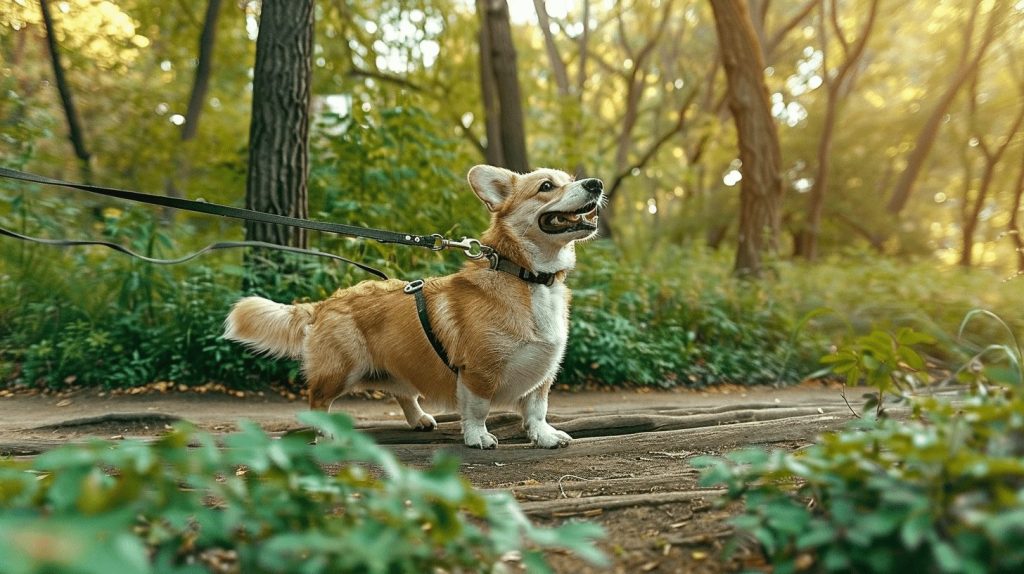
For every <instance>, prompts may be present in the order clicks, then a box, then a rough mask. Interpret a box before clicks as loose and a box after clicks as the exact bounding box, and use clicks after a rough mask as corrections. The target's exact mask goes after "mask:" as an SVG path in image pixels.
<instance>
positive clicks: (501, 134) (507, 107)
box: [477, 0, 530, 173]
mask: <svg viewBox="0 0 1024 574" xmlns="http://www.w3.org/2000/svg"><path fill="white" fill-rule="evenodd" d="M477 10H478V11H479V13H480V82H481V88H482V91H483V98H484V115H485V120H486V124H487V147H488V148H489V149H488V152H487V160H488V163H491V164H493V165H497V166H500V167H505V168H508V169H511V170H513V171H517V172H521V173H525V172H527V171H530V164H529V161H527V154H526V131H525V127H524V122H523V105H522V97H521V95H520V90H519V77H518V76H517V67H516V49H515V46H514V45H513V44H512V25H511V23H510V21H509V13H508V3H507V1H506V0H477ZM499 142H500V148H499V150H496V152H493V153H492V151H491V150H490V148H491V147H492V146H494V145H495V144H498V143H499Z"/></svg>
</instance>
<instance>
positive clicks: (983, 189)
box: [960, 106, 1024, 267]
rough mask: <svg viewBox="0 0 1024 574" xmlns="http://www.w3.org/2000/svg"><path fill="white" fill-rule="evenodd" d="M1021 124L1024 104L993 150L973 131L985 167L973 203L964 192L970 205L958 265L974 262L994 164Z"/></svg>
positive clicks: (997, 162) (966, 202)
mask: <svg viewBox="0 0 1024 574" xmlns="http://www.w3.org/2000/svg"><path fill="white" fill-rule="evenodd" d="M1022 125H1024V106H1022V107H1021V109H1020V111H1018V112H1017V115H1016V116H1015V117H1014V119H1013V122H1012V123H1011V124H1010V127H1009V128H1008V129H1007V131H1006V135H1005V136H1003V138H1002V139H1001V140H1000V141H1001V143H998V144H997V145H996V147H995V149H993V150H990V149H989V147H988V144H987V143H986V142H985V136H984V134H980V133H975V136H974V137H975V138H977V140H978V147H979V148H981V152H982V154H984V156H985V168H984V171H983V172H982V175H981V182H980V183H979V184H978V196H977V197H976V198H975V200H974V202H973V204H971V202H970V197H968V196H967V194H964V206H965V207H967V206H968V205H970V206H971V207H970V208H969V210H967V211H965V219H964V224H963V236H962V241H961V249H962V251H961V252H960V265H961V266H963V267H970V266H971V265H972V264H973V263H974V261H973V257H974V233H975V231H977V229H978V219H979V217H980V216H981V210H982V209H984V208H985V200H986V199H988V192H989V189H991V187H992V180H993V179H994V178H995V173H996V166H997V165H999V162H1000V161H1001V160H1002V159H1003V154H1005V153H1006V149H1007V148H1008V147H1009V146H1010V142H1012V141H1013V138H1014V136H1015V135H1017V132H1018V131H1019V130H1020V128H1021V126H1022ZM1015 216H1016V212H1013V213H1012V214H1011V215H1010V218H1011V221H1012V220H1013V218H1014V217H1015Z"/></svg>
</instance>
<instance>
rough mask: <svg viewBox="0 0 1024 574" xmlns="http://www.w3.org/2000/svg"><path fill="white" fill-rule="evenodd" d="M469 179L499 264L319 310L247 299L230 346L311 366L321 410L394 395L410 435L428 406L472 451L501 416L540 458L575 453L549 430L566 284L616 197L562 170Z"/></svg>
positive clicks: (380, 290) (381, 289) (377, 284)
mask: <svg viewBox="0 0 1024 574" xmlns="http://www.w3.org/2000/svg"><path fill="white" fill-rule="evenodd" d="M468 180H469V185H470V187H471V188H472V190H473V191H474V192H475V193H476V195H477V197H478V198H480V200H481V201H482V202H483V203H484V205H485V206H487V209H488V210H489V211H490V212H491V224H490V227H489V228H488V229H487V231H486V232H485V233H484V234H483V235H482V236H481V237H480V242H481V243H482V244H483V245H484V246H486V247H485V250H486V253H487V254H488V257H487V258H482V259H479V260H471V261H468V262H467V263H466V264H465V265H464V267H463V268H462V269H460V270H459V271H458V272H456V273H454V274H451V275H446V276H444V277H435V278H428V279H426V280H423V281H419V280H417V281H414V282H412V283H409V282H406V281H399V280H394V279H392V280H387V281H363V282H361V283H359V284H357V285H355V286H353V287H350V288H347V289H339V290H338V291H337V292H335V293H334V294H333V295H331V296H330V297H329V298H328V299H326V300H324V301H320V302H317V303H298V304H295V305H284V304H280V303H275V302H273V301H269V300H267V299H263V298H260V297H246V298H244V299H241V300H239V301H238V302H237V303H235V305H234V307H233V308H232V309H231V312H230V314H229V315H228V317H227V320H226V321H225V333H224V337H225V338H227V339H230V340H233V341H237V342H240V343H242V344H244V345H246V346H248V347H249V348H250V349H252V350H254V351H256V352H261V353H266V354H269V355H272V356H279V357H293V358H297V359H300V361H301V365H302V371H303V374H304V376H305V378H306V381H307V384H308V392H309V406H310V408H311V409H319V410H328V409H329V408H330V405H331V403H332V402H333V401H334V399H336V398H337V397H339V396H341V395H342V394H344V393H347V392H351V391H358V390H371V389H373V390H381V391H384V392H387V393H389V394H391V395H392V396H394V397H395V399H396V400H397V402H398V404H399V405H400V406H401V407H402V411H403V412H404V414H405V419H406V420H407V421H408V423H409V425H410V426H411V427H413V428H415V429H421V430H433V429H434V428H436V426H437V423H436V422H435V420H434V417H432V416H431V415H429V414H427V413H426V412H424V410H423V408H422V406H421V404H420V399H421V398H422V399H424V403H425V404H428V405H437V406H439V407H443V408H445V409H448V410H452V409H457V411H458V412H459V414H460V415H461V420H462V434H463V439H464V441H465V444H466V445H467V446H470V447H475V448H482V449H492V448H495V447H496V446H497V444H498V440H497V439H496V438H495V437H494V435H493V434H491V433H490V432H488V431H487V425H486V420H487V414H488V412H489V411H490V410H491V409H492V408H495V407H514V408H516V409H517V410H518V412H519V413H520V414H521V415H522V418H523V428H524V430H525V431H526V435H527V437H528V438H529V440H530V441H531V442H532V444H533V445H534V446H537V447H542V448H558V447H564V446H568V444H569V442H570V441H571V440H572V438H571V437H570V436H569V435H568V434H566V433H564V432H562V431H560V430H557V429H555V428H554V427H552V426H551V425H550V424H548V422H547V409H548V391H549V390H550V388H551V384H552V383H553V382H554V380H555V374H556V373H557V372H558V368H559V365H560V363H561V361H562V356H563V354H564V353H565V345H566V339H567V337H568V332H569V302H570V293H569V289H568V287H566V285H565V279H566V274H567V273H569V271H571V270H572V269H573V267H574V265H575V263H576V255H575V251H574V244H575V243H576V242H577V241H581V240H585V239H589V238H591V237H593V236H594V235H596V233H597V219H598V211H599V210H600V209H601V207H602V206H603V204H604V202H605V195H604V193H603V188H604V185H603V183H602V182H601V180H599V179H594V178H590V179H582V180H578V181H577V180H575V179H574V178H573V177H571V176H570V175H569V174H567V173H565V172H562V171H558V170H553V169H538V170H536V171H533V172H531V173H528V174H517V173H514V172H512V171H509V170H507V169H502V168H498V167H492V166H487V165H478V166H476V167H474V168H473V169H471V170H470V171H469V174H468Z"/></svg>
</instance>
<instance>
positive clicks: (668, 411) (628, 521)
mask: <svg viewBox="0 0 1024 574" xmlns="http://www.w3.org/2000/svg"><path fill="white" fill-rule="evenodd" d="M848 394H849V395H850V396H853V397H859V396H860V392H859V391H857V390H850V391H849V392H848ZM303 409H304V405H303V403H302V402H300V401H290V400H288V399H286V398H282V397H280V396H278V395H276V394H270V393H267V394H264V396H258V395H254V394H249V395H248V396H246V397H244V398H238V397H235V396H229V395H224V394H219V393H218V394H196V393H180V392H164V393H160V392H154V393H147V394H135V395H131V394H129V395H111V394H109V393H98V392H97V391H89V390H82V391H76V392H73V393H70V394H62V395H60V396H43V395H26V394H17V393H16V394H13V395H11V396H4V397H0V456H15V457H21V456H31V455H33V454H38V453H39V452H43V451H45V450H48V449H50V448H54V447H56V446H60V445H63V444H67V443H69V442H75V441H80V440H83V439H84V438H86V437H94V436H95V437H101V438H107V439H110V438H114V439H118V438H146V437H152V436H155V435H158V434H160V433H162V432H164V430H165V428H166V425H168V424H170V423H171V422H173V421H175V420H180V419H186V420H189V421H191V422H192V423H194V424H196V425H198V426H199V427H200V428H203V429H205V430H207V431H210V432H213V433H227V432H231V431H233V430H235V429H236V428H237V426H236V423H237V421H238V420H239V419H249V420H252V421H255V422H257V423H258V424H259V425H260V426H261V427H262V428H263V429H264V430H266V431H268V432H271V433H276V432H285V431H288V430H293V429H296V428H298V427H299V426H300V425H299V423H298V422H297V421H296V419H295V415H296V413H298V412H299V411H301V410H303ZM333 410H334V411H338V410H341V411H344V412H347V413H349V414H350V415H352V416H353V417H354V418H355V419H356V423H357V427H358V428H360V429H362V430H363V432H366V433H368V434H370V435H372V436H373V437H374V438H375V439H376V440H377V441H378V442H380V443H382V444H386V445H388V448H390V449H391V450H392V451H393V452H394V453H395V454H396V455H397V457H398V458H399V459H401V460H402V461H404V462H406V463H409V464H411V465H414V466H426V465H428V464H429V463H430V461H431V459H432V457H433V455H434V453H435V452H437V451H438V450H441V449H446V450H451V451H453V452H455V453H456V454H458V455H459V456H460V458H461V459H462V472H463V474H464V476H465V477H466V478H467V479H468V480H470V481H471V482H472V483H473V484H474V485H476V486H478V487H480V488H484V489H504V490H510V491H512V492H513V493H514V494H515V496H516V498H517V499H519V501H520V503H521V505H522V508H523V510H524V511H525V512H526V513H527V515H529V516H530V517H531V518H532V519H533V520H534V521H536V522H537V523H540V524H548V525H552V524H558V523H560V522H563V521H566V520H574V519H586V520H590V521H593V522H597V523H599V524H601V525H602V526H604V528H605V530H606V531H607V534H608V535H607V538H606V539H605V540H604V541H603V542H602V543H601V547H602V548H603V549H604V550H605V552H606V553H607V555H608V556H609V558H610V559H611V561H612V565H611V567H610V568H608V569H605V568H601V569H595V568H587V567H584V566H582V565H581V564H579V562H578V561H577V560H575V559H573V558H572V557H570V556H568V555H563V554H558V553H553V554H552V555H551V557H550V558H551V561H552V563H553V565H554V566H555V568H556V570H557V571H558V572H566V573H576V572H623V573H626V572H628V573H632V572H722V571H734V570H739V569H761V568H763V567H764V563H763V560H762V558H761V556H760V554H759V553H758V552H757V551H756V550H755V547H754V545H753V544H750V543H741V544H740V545H739V547H738V549H737V550H736V551H735V552H733V554H732V556H731V557H730V558H728V559H724V558H723V557H722V552H721V551H722V548H723V546H724V545H725V543H726V542H727V541H728V540H729V538H730V535H731V531H730V527H729V525H728V522H727V521H728V518H729V517H730V516H732V515H733V514H735V512H736V511H737V509H736V508H734V507H733V508H729V507H726V508H722V507H719V506H718V505H716V504H715V499H716V498H717V494H718V491H715V490H713V489H702V488H700V487H698V485H697V478H698V473H697V471H696V470H695V469H693V468H692V467H691V466H690V464H689V462H688V461H689V459H691V458H692V457H695V456H699V455H707V454H710V455H719V454H723V453H725V452H728V451H730V450H733V449H736V448H742V447H746V446H752V445H761V446H767V447H769V448H781V449H787V450H794V449H797V448H800V447H803V446H806V445H808V444H811V443H813V442H814V441H815V438H816V437H817V436H818V435H819V434H820V433H822V432H824V431H828V430H834V429H837V428H839V427H840V426H842V425H843V424H844V423H845V422H847V421H848V420H850V418H851V414H850V411H849V409H848V408H847V406H846V404H845V403H844V402H843V399H842V397H841V396H840V391H839V387H832V386H823V385H820V384H804V385H800V386H796V387H789V388H785V389H770V388H745V387H735V386H729V387H719V388H714V389H708V390H704V391H672V392H640V391H614V392H577V393H565V392H555V393H553V395H552V397H551V407H550V416H549V420H550V421H551V422H552V423H553V424H554V425H555V426H556V427H558V428H560V429H562V430H565V431H567V432H569V434H571V435H572V436H573V437H574V438H575V439H576V440H575V441H574V442H573V444H572V445H571V446H569V447H568V448H565V449H559V450H553V451H549V450H542V449H534V448H530V447H529V446H528V445H527V444H526V441H525V437H524V436H523V432H522V429H521V427H520V425H519V418H518V416H516V415H513V414H510V413H494V414H492V415H491V417H490V419H489V422H488V427H489V429H490V430H491V432H492V433H494V434H495V435H496V436H497V437H498V439H499V441H500V444H499V445H498V448H497V449H496V450H491V451H480V450H472V449H468V448H465V447H464V446H462V443H461V436H460V432H459V422H458V420H457V417H455V416H454V415H440V416H438V417H437V419H438V422H439V423H440V424H439V428H438V429H437V431H435V432H432V433H423V432H415V431H412V430H410V429H408V427H407V426H406V424H405V421H404V418H403V417H402V414H401V409H399V408H398V406H397V405H396V404H395V403H393V402H392V401H390V400H368V399H358V398H346V399H342V400H339V401H337V402H336V403H335V405H334V408H333ZM428 410H429V409H428Z"/></svg>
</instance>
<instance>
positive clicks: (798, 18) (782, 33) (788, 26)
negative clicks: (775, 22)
mask: <svg viewBox="0 0 1024 574" xmlns="http://www.w3.org/2000/svg"><path fill="white" fill-rule="evenodd" d="M817 4H818V0H807V2H806V3H805V4H804V5H803V6H801V7H800V10H798V11H797V12H796V14H794V15H793V17H792V18H790V19H789V20H787V21H786V22H785V23H784V24H783V25H782V26H779V29H778V30H776V31H775V33H774V34H772V36H771V38H770V39H769V40H768V41H767V42H766V43H765V46H764V54H765V59H766V60H767V59H768V57H769V56H771V55H772V54H773V53H775V50H776V49H777V48H778V47H779V44H781V43H782V40H784V39H785V38H786V36H787V35H788V34H789V33H790V32H791V31H792V30H793V28H796V27H797V26H799V25H800V23H801V22H803V21H804V20H806V19H807V16H808V15H809V14H810V13H811V11H812V10H814V7H815V6H816V5H817Z"/></svg>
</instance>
